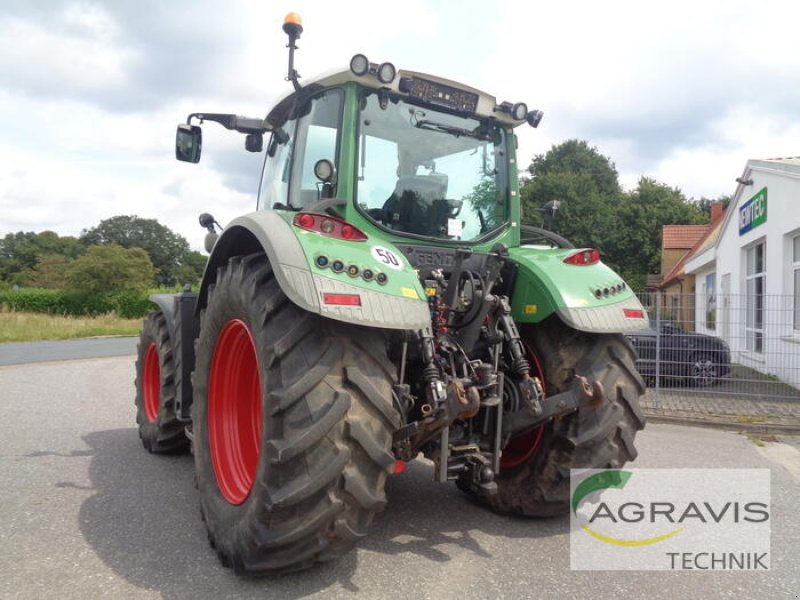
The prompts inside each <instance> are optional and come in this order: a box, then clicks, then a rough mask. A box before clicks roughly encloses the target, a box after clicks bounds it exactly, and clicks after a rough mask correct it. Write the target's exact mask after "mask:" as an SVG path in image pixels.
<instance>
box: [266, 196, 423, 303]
mask: <svg viewBox="0 0 800 600" xmlns="http://www.w3.org/2000/svg"><path fill="white" fill-rule="evenodd" d="M278 212H279V214H280V215H281V217H282V218H283V219H285V220H286V221H287V223H290V224H291V223H292V220H293V218H294V217H295V215H296V214H297V213H294V212H285V211H278ZM292 227H293V229H294V232H295V235H296V236H297V241H298V242H300V245H301V247H302V248H303V252H304V253H305V255H306V260H307V261H308V268H309V270H310V271H311V272H312V273H313V274H314V275H317V276H320V277H324V278H327V279H331V280H333V281H338V282H343V283H347V284H348V285H351V286H354V287H357V288H361V289H365V290H370V291H372V292H378V293H381V294H387V295H389V296H398V297H403V298H411V299H413V300H419V301H421V302H427V299H426V298H425V292H424V290H423V289H422V285H421V284H420V281H419V278H418V276H417V273H416V271H415V270H414V269H413V268H412V267H411V265H410V264H408V261H407V260H406V259H405V257H404V256H403V255H402V254H401V253H400V252H398V251H397V249H396V248H395V247H394V246H393V245H392V243H391V240H390V239H388V238H387V237H384V236H381V235H380V232H376V231H374V229H373V231H370V232H369V234H368V238H369V239H367V240H366V241H363V242H355V241H346V240H340V239H336V238H332V237H329V236H326V235H323V234H320V233H315V232H312V231H306V230H304V229H302V228H301V227H297V226H294V225H292ZM379 250H380V251H379ZM389 253H391V254H389ZM320 256H324V257H326V258H327V259H328V266H327V267H320V266H319V265H317V263H316V259H317V257H320ZM337 260H340V261H342V263H343V264H344V266H345V270H344V271H343V272H341V273H336V272H334V271H333V269H332V267H331V265H332V264H333V263H334V262H335V261H337ZM395 262H396V263H398V264H395ZM350 266H355V267H358V272H359V273H358V275H356V276H351V275H349V274H348V273H347V269H348V267H350ZM365 269H369V270H371V271H372V272H373V277H372V278H371V280H369V281H367V280H365V279H364V277H363V276H362V273H363V272H364V270H365ZM379 273H383V274H384V275H386V277H387V281H386V283H385V284H383V285H381V284H380V283H378V281H377V279H376V278H377V275H378V274H379Z"/></svg>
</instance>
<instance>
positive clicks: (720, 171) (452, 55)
mask: <svg viewBox="0 0 800 600" xmlns="http://www.w3.org/2000/svg"><path fill="white" fill-rule="evenodd" d="M291 10H294V11H297V12H299V13H300V14H301V16H302V18H303V23H304V26H305V31H304V34H303V37H302V39H301V40H300V42H299V46H300V52H299V54H298V55H297V68H298V70H299V71H300V73H301V75H305V76H312V75H314V74H316V73H319V72H322V71H325V70H328V69H330V68H335V67H339V66H341V67H345V66H346V65H347V63H348V62H349V59H350V57H351V56H352V55H353V54H354V53H356V52H363V53H364V54H366V55H367V56H368V57H369V58H370V59H371V60H373V61H376V62H382V61H384V60H390V61H392V62H393V63H394V64H395V65H396V66H397V67H398V68H407V69H410V70H417V71H423V72H429V73H435V74H438V75H442V76H445V77H448V78H450V79H455V80H457V81H463V82H465V83H468V84H470V85H472V86H473V87H477V88H480V89H484V90H486V91H488V92H490V93H492V94H494V95H496V96H497V97H498V99H499V100H508V101H511V102H517V101H525V102H527V104H528V106H529V107H530V108H540V109H542V110H543V111H544V113H545V118H544V121H543V122H542V124H541V125H540V127H539V129H536V130H534V129H531V128H529V127H527V126H526V127H525V128H520V129H519V130H518V133H519V136H520V150H519V156H520V161H521V162H523V163H525V164H527V163H528V162H529V161H530V159H531V158H532V157H533V156H534V155H536V154H539V153H543V152H546V151H547V150H548V149H549V148H550V147H551V146H552V145H553V144H557V143H559V142H561V141H563V140H565V139H568V138H571V137H577V138H580V139H586V140H588V141H589V142H590V143H591V144H592V145H594V146H596V147H597V148H598V149H599V150H600V151H601V152H602V153H603V154H605V155H607V156H610V157H611V158H612V160H613V161H614V163H615V164H616V167H617V169H618V171H619V173H620V177H621V181H622V183H623V185H625V186H626V187H628V188H630V187H633V186H635V184H636V181H637V179H638V178H639V177H640V176H641V175H646V176H649V177H654V178H656V179H658V180H659V181H662V182H664V183H668V184H669V185H672V186H675V187H678V188H680V189H681V190H682V191H683V192H684V193H685V194H686V195H687V196H689V197H695V198H699V197H701V196H706V197H716V196H719V195H721V194H729V193H732V192H733V191H734V188H735V182H734V179H735V178H736V177H737V176H738V175H740V174H741V172H742V169H743V168H744V165H745V163H746V161H747V159H748V158H770V157H778V156H797V155H800V35H798V33H797V31H798V30H797V28H798V23H800V4H799V3H797V2H796V1H790V0H786V1H784V2H775V1H770V0H762V1H761V2H758V3H755V2H752V1H747V2H739V1H737V0H727V1H724V2H719V1H716V0H714V1H711V0H693V1H692V2H683V1H681V0H672V1H670V2H659V3H654V2H643V1H641V0H636V1H627V0H607V1H606V2H597V1H586V2H584V1H578V0H576V1H569V0H537V1H535V2H520V1H519V0H516V1H513V2H511V1H498V2H490V1H488V0H485V1H483V2H476V1H473V0H458V1H444V0H403V1H402V2H395V3H384V2H352V1H348V0H337V1H336V2H331V1H329V0H325V1H321V0H294V1H293V2H284V1H282V0H279V1H265V0H226V1H225V2H219V1H217V2H212V1H206V0H191V1H189V0H96V1H91V0H81V1H74V2H73V1H70V0H35V1H33V0H0V236H1V235H5V234H6V233H8V232H13V231H19V230H25V231H42V230H45V229H50V230H53V231H56V232H58V233H59V234H61V235H68V234H69V235H77V234H78V233H80V231H81V229H83V228H87V227H91V226H93V225H96V224H97V223H98V222H99V221H100V220H101V219H104V218H108V217H111V216H114V215H119V214H138V215H139V216H142V217H147V218H155V219H158V220H159V221H160V222H161V223H164V224H165V225H167V226H169V227H170V228H172V229H173V230H174V231H176V232H178V233H180V234H181V235H183V236H185V237H186V238H187V239H189V241H190V243H191V244H192V246H193V247H195V248H197V249H199V248H200V247H201V246H202V237H203V231H202V230H201V228H200V227H199V226H198V225H197V215H198V214H199V213H201V212H204V211H208V212H212V213H213V214H214V215H215V216H216V217H217V219H218V220H219V221H220V222H221V223H223V224H225V223H226V222H228V221H230V220H231V219H233V218H234V217H236V216H237V215H239V214H242V213H244V212H247V211H249V210H253V209H254V208H255V192H256V189H257V185H258V176H259V173H260V161H261V159H262V158H261V155H253V154H249V153H246V152H244V150H243V138H242V136H240V135H238V134H235V133H232V132H228V131H226V130H224V129H222V128H221V127H217V126H215V125H213V124H209V125H208V126H206V127H204V131H203V133H204V138H205V140H204V155H203V160H202V162H201V163H200V164H199V165H189V164H183V163H178V162H177V161H175V160H174V158H173V156H174V154H173V153H174V150H173V144H174V128H175V125H176V124H177V123H178V122H179V121H183V120H185V117H186V115H187V114H188V113H190V112H194V111H207V112H233V113H237V114H243V115H248V116H258V117H262V116H264V115H265V114H266V112H267V110H268V109H269V107H270V106H271V105H272V103H273V102H274V101H275V100H276V99H277V98H279V97H280V96H282V95H283V93H284V92H285V91H286V90H287V83H286V82H285V81H284V79H283V78H284V77H285V73H286V50H285V43H286V38H285V36H284V34H283V33H282V31H281V27H280V26H281V23H282V21H283V17H284V15H285V14H286V13H287V12H289V11H291Z"/></svg>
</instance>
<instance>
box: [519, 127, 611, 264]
mask: <svg viewBox="0 0 800 600" xmlns="http://www.w3.org/2000/svg"><path fill="white" fill-rule="evenodd" d="M528 170H529V172H530V173H531V175H533V178H532V179H526V180H525V181H524V182H523V184H522V188H521V190H520V195H521V198H522V221H523V223H529V224H533V225H544V226H545V227H547V228H549V229H552V230H553V231H555V232H557V233H559V234H561V235H563V236H564V237H566V238H567V239H569V240H571V241H572V242H573V243H575V244H576V245H577V246H591V247H595V248H598V249H599V250H600V251H601V252H604V253H605V252H606V245H607V241H608V238H609V236H610V235H613V233H614V231H615V229H616V227H617V215H616V205H617V203H618V202H619V198H620V195H621V191H620V186H619V180H618V176H617V171H616V168H615V167H614V164H613V163H612V162H611V160H610V159H609V158H608V157H606V156H603V155H602V154H600V153H599V152H598V150H597V148H594V147H592V146H589V144H588V143H587V142H585V141H580V140H567V141H566V142H563V143H561V144H559V145H556V146H553V147H552V148H551V149H550V150H549V151H548V152H547V153H546V154H540V155H538V156H536V157H535V158H534V159H533V161H532V162H531V165H530V167H529V169H528ZM553 200H557V201H559V202H560V207H559V210H558V212H557V213H556V215H555V217H554V218H553V219H552V220H550V219H547V220H545V219H544V218H543V213H542V208H543V207H544V205H545V204H547V203H548V202H550V201H553Z"/></svg>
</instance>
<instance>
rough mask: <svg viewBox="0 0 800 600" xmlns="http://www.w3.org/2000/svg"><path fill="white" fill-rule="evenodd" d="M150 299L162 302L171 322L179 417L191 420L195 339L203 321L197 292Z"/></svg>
mask: <svg viewBox="0 0 800 600" xmlns="http://www.w3.org/2000/svg"><path fill="white" fill-rule="evenodd" d="M149 299H150V302H152V303H153V304H155V305H156V306H158V308H159V310H161V312H162V314H163V315H164V319H165V320H166V322H167V331H168V332H169V343H170V348H171V350H172V358H173V360H174V361H175V381H174V384H175V390H176V394H175V413H176V415H177V417H178V420H179V421H189V420H191V411H190V409H191V406H192V383H191V374H192V371H193V370H194V359H195V354H194V340H195V338H197V335H198V334H199V332H200V322H199V319H198V318H197V316H196V315H195V312H194V307H195V304H196V302H197V294H196V293H194V292H183V293H181V294H152V295H151V296H150V297H149Z"/></svg>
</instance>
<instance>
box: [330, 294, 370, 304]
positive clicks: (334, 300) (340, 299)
mask: <svg viewBox="0 0 800 600" xmlns="http://www.w3.org/2000/svg"><path fill="white" fill-rule="evenodd" d="M322 301H323V302H324V303H325V304H337V305H339V306H361V296H359V295H358V294H322Z"/></svg>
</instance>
